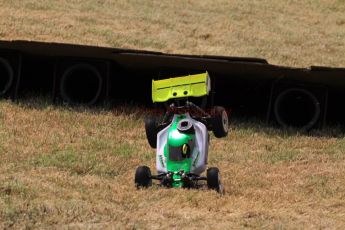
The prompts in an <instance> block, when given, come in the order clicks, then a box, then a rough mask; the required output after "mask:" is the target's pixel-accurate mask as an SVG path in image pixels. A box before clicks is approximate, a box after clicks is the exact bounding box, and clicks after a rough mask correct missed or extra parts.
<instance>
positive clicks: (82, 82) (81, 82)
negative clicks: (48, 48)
mask: <svg viewBox="0 0 345 230" xmlns="http://www.w3.org/2000/svg"><path fill="white" fill-rule="evenodd" d="M102 85H103V79H102V76H101V73H100V72H99V71H98V70H97V69H96V68H95V67H94V66H92V65H90V64H76V65H73V66H71V67H70V68H67V69H66V71H65V72H64V73H63V74H62V77H61V81H60V93H61V97H62V99H63V100H64V102H66V103H68V104H83V105H93V104H95V103H96V102H97V100H98V99H99V97H100V94H101V91H102Z"/></svg>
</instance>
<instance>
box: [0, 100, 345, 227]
mask: <svg viewBox="0 0 345 230" xmlns="http://www.w3.org/2000/svg"><path fill="white" fill-rule="evenodd" d="M0 111H1V113H0V146H1V147H0V151H1V152H0V207H1V208H0V220H1V223H0V228H6V227H12V228H37V227H38V228H48V227H49V228H57V229H61V228H66V229H67V228H72V229H73V228H75V229H78V228H82V229H104V228H112V229H116V228H121V229H163V228H170V229H171V228H173V229H181V228H189V229H199V228H201V229H210V228H213V229H238V228H239V229H242V228H256V229H257V228H261V229H316V228H319V229H336V228H338V229H341V228H343V227H344V226H345V201H344V198H345V188H344V186H343V185H344V184H345V177H344V174H345V152H344V147H345V139H344V138H342V137H341V136H338V137H333V136H334V134H338V135H340V132H339V131H334V129H329V130H326V131H325V132H323V133H320V132H318V131H315V133H313V136H305V135H300V134H296V133H294V132H293V131H291V132H283V131H278V130H275V129H272V128H268V127H265V126H264V125H260V124H254V123H248V122H244V123H243V122H240V121H237V122H236V123H235V124H233V125H232V127H233V130H232V134H231V135H230V136H229V137H227V138H225V139H215V138H214V137H213V136H212V141H211V147H210V156H209V164H210V165H212V166H218V167H219V168H220V169H221V172H222V178H223V183H224V184H225V189H226V191H227V193H226V195H225V196H219V195H218V194H216V193H215V192H212V191H208V190H184V189H164V188H159V187H157V186H154V187H152V188H150V189H148V190H143V191H137V190H136V189H135V188H134V182H133V176H134V171H135V168H136V167H137V166H138V165H142V164H144V165H149V166H150V167H151V168H152V169H153V170H154V167H155V165H154V164H155V162H154V161H155V159H154V157H155V155H154V150H152V149H150V148H149V146H148V144H147V142H146V139H145V134H144V129H143V122H142V116H143V115H142V111H141V110H139V109H129V108H122V109H117V110H114V111H103V110H101V109H94V110H90V109H85V108H76V109H70V108H65V107H52V106H50V105H49V104H46V103H45V102H44V101H42V100H41V101H38V102H34V103H32V102H30V103H28V102H25V103H21V104H19V105H16V104H13V103H10V102H8V101H1V102H0ZM321 134H322V135H321Z"/></svg>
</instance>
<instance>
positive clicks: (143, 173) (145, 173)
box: [134, 166, 152, 188]
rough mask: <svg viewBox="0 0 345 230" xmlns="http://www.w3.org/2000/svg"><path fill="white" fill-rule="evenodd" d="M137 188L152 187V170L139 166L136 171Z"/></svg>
mask: <svg viewBox="0 0 345 230" xmlns="http://www.w3.org/2000/svg"><path fill="white" fill-rule="evenodd" d="M134 182H135V186H136V187H137V188H147V187H149V186H151V185H152V178H151V170H150V168H149V167H147V166H139V167H138V168H137V170H136V171H135V179H134Z"/></svg>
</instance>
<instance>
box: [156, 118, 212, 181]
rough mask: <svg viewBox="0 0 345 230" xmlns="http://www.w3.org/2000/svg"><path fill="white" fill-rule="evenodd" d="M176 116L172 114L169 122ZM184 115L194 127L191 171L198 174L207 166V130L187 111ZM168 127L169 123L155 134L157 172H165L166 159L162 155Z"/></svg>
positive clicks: (166, 140)
mask: <svg viewBox="0 0 345 230" xmlns="http://www.w3.org/2000/svg"><path fill="white" fill-rule="evenodd" d="M176 116H177V115H174V117H173V120H172V122H171V123H173V122H174V121H175V119H176ZM185 116H186V118H187V119H188V120H189V121H190V122H191V123H192V124H193V126H194V129H195V147H194V150H193V153H192V156H191V158H192V167H191V173H194V174H197V175H200V174H201V173H202V172H204V171H205V170H206V166H207V156H208V130H207V127H206V126H205V125H204V124H203V123H201V122H199V121H196V120H194V119H193V118H191V117H190V115H189V114H188V113H186V114H185ZM170 127H171V124H170V125H168V126H167V127H165V128H164V129H163V130H161V131H160V132H159V133H158V134H157V153H156V168H157V171H158V173H167V159H165V157H164V147H165V145H166V143H167V142H168V130H169V128H170Z"/></svg>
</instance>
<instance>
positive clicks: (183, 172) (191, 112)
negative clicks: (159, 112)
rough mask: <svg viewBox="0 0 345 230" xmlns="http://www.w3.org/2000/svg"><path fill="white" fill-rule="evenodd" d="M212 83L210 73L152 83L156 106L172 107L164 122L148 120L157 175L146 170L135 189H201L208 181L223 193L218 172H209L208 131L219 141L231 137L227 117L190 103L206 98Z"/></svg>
mask: <svg viewBox="0 0 345 230" xmlns="http://www.w3.org/2000/svg"><path fill="white" fill-rule="evenodd" d="M210 90H211V81H210V77H209V75H208V73H207V72H206V73H203V74H196V75H189V76H184V77H176V78H170V79H163V80H156V81H155V80H153V81H152V100H153V102H154V103H155V102H164V103H165V104H166V105H167V103H171V104H170V105H169V106H167V108H166V110H167V111H166V113H165V115H164V116H162V118H159V117H156V116H151V117H148V118H146V120H145V129H146V136H147V139H148V142H149V144H150V146H151V147H152V148H156V149H157V153H156V167H157V172H158V174H157V175H152V174H151V170H150V168H149V167H147V166H140V167H138V168H137V170H136V172H135V185H136V186H137V188H145V187H149V186H151V185H152V180H153V179H154V180H158V181H159V182H160V184H161V185H163V186H167V187H185V188H192V187H198V186H199V183H198V181H201V180H205V181H207V186H208V188H210V189H214V190H216V191H218V192H220V193H223V187H222V184H221V181H220V173H219V169H218V168H216V167H211V168H208V169H207V173H206V176H201V174H202V173H203V172H204V171H205V170H206V168H207V156H208V145H209V141H210V137H209V133H208V131H213V133H214V135H215V136H216V137H217V138H221V137H225V136H227V134H228V126H229V124H228V115H227V112H226V111H225V109H224V108H223V107H219V106H216V107H213V108H212V109H211V111H210V113H207V112H206V111H205V110H204V109H202V108H201V107H200V106H198V105H196V104H195V103H193V102H191V101H190V100H192V99H193V98H194V99H195V98H197V97H199V98H200V97H207V96H208V95H209V94H210Z"/></svg>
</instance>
